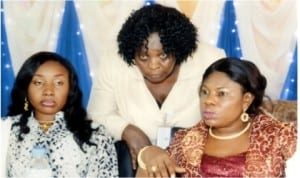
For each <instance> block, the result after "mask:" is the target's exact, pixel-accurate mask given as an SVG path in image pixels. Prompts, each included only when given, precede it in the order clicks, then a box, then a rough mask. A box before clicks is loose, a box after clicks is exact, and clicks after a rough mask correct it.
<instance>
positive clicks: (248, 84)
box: [202, 57, 267, 115]
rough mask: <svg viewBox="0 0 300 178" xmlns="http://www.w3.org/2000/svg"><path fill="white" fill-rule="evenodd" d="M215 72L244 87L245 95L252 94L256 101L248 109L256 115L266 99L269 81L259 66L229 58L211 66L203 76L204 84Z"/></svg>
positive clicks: (248, 111)
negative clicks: (223, 74) (221, 73)
mask: <svg viewBox="0 0 300 178" xmlns="http://www.w3.org/2000/svg"><path fill="white" fill-rule="evenodd" d="M214 71H218V72H223V73H225V74H226V75H227V76H228V77H229V78H230V79H231V80H233V81H235V82H237V83H238V84H240V85H241V86H242V87H243V93H246V92H250V93H251V94H253V95H254V97H255V98H254V100H253V102H252V103H251V105H250V106H249V108H248V109H247V113H249V114H252V115H256V114H258V113H259V107H260V106H261V104H262V101H263V98H264V97H265V89H266V87H267V80H266V78H265V76H264V75H262V74H261V72H260V71H259V69H258V68H257V66H256V65H255V64H254V63H253V62H251V61H248V60H241V59H239V58H234V57H227V58H222V59H219V60H217V61H216V62H214V63H213V64H211V65H210V66H209V67H208V68H207V69H206V71H205V72H204V74H203V78H202V82H203V81H204V80H205V79H206V78H207V77H208V76H209V75H210V74H211V73H213V72H214Z"/></svg>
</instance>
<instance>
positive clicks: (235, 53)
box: [217, 0, 242, 58]
mask: <svg viewBox="0 0 300 178" xmlns="http://www.w3.org/2000/svg"><path fill="white" fill-rule="evenodd" d="M217 46H218V47H219V48H222V49H224V51H225V53H226V56H229V57H238V58H241V57H242V51H241V47H240V39H239V34H238V29H237V26H236V15H235V8H234V4H233V1H232V0H230V1H226V2H225V4H224V9H223V15H222V17H221V29H220V33H219V38H218V42H217Z"/></svg>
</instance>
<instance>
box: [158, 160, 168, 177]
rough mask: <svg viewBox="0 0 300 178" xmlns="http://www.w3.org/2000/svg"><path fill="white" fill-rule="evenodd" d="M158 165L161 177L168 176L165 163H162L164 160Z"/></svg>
mask: <svg viewBox="0 0 300 178" xmlns="http://www.w3.org/2000/svg"><path fill="white" fill-rule="evenodd" d="M157 165H158V169H159V171H160V172H159V173H160V176H161V177H169V176H170V174H169V173H168V168H167V167H166V165H165V164H164V162H160V163H158V164H157Z"/></svg>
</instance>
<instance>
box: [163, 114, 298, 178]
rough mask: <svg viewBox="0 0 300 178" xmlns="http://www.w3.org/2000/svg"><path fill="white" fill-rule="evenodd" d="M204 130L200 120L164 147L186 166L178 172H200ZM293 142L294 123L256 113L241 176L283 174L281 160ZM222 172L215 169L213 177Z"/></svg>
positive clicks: (291, 149) (191, 174) (288, 154)
mask: <svg viewBox="0 0 300 178" xmlns="http://www.w3.org/2000/svg"><path fill="white" fill-rule="evenodd" d="M207 134H208V128H207V127H206V125H205V124H204V122H203V121H201V122H200V123H199V124H197V125H196V126H195V127H192V128H190V129H184V130H180V131H178V132H177V133H176V134H175V136H174V139H173V140H172V143H171V144H170V146H169V147H168V149H167V150H168V152H169V154H170V155H171V157H173V158H174V159H175V160H176V162H177V164H178V165H179V166H181V167H184V168H185V169H186V172H185V173H184V174H183V175H182V176H184V177H202V176H204V175H201V173H200V170H201V169H199V167H200V165H201V164H202V163H201V162H202V157H203V154H204V153H203V150H204V147H205V142H206V137H207ZM296 142H297V130H296V127H295V125H294V124H292V123H284V122H280V121H278V120H276V119H274V118H271V117H269V116H267V115H264V114H260V115H258V116H256V117H255V118H253V123H252V126H251V131H250V146H249V148H248V150H247V152H246V155H245V157H246V158H245V169H244V171H243V172H242V175H243V177H281V176H284V175H285V173H284V170H285V161H286V160H287V159H288V158H290V157H291V156H292V155H293V154H294V152H295V151H296ZM204 161H205V159H204ZM203 164H205V163H203ZM222 174H223V171H221V170H219V171H217V170H216V172H215V176H217V177H222V176H223V175H222ZM229 176H230V175H229ZM232 176H234V175H232Z"/></svg>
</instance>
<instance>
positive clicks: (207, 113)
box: [202, 111, 216, 119]
mask: <svg viewBox="0 0 300 178" xmlns="http://www.w3.org/2000/svg"><path fill="white" fill-rule="evenodd" d="M215 115H216V114H215V113H214V112H211V111H204V112H203V113H202V116H203V118H204V119H213V118H215Z"/></svg>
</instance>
